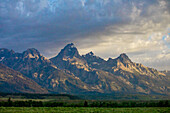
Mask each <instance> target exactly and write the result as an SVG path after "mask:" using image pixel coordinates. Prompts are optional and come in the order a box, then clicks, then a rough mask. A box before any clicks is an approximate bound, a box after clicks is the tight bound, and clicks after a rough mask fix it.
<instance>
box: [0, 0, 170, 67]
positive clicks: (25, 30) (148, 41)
mask: <svg viewBox="0 0 170 113" xmlns="http://www.w3.org/2000/svg"><path fill="white" fill-rule="evenodd" d="M169 6H170V2H169V0H1V1H0V47H5V48H10V49H14V50H16V51H20V52H21V51H24V50H25V49H27V48H32V47H35V48H37V49H39V50H40V52H42V54H44V55H45V56H47V57H51V56H54V55H56V54H57V53H58V52H59V51H60V49H61V48H62V47H63V46H65V45H66V44H67V43H70V42H74V43H75V44H76V45H77V46H78V48H79V49H80V53H81V54H85V53H86V52H89V51H94V52H95V53H96V54H97V55H100V56H102V57H103V58H106V59H107V58H108V57H116V56H118V55H119V54H120V53H121V52H126V53H128V54H129V55H130V56H131V57H132V59H133V60H135V61H136V62H141V63H145V64H146V65H148V66H153V67H154V65H155V64H153V65H152V63H153V62H155V61H157V60H158V59H159V62H157V67H156V68H161V67H162V64H163V62H164V61H163V60H160V57H156V58H155V60H153V59H151V61H152V62H151V63H150V64H147V62H148V61H147V59H149V58H151V57H152V56H155V55H156V56H163V55H164V56H166V58H165V59H168V58H169V56H168V55H169V48H170V46H169V45H170V43H169V34H168V33H169V32H170V31H169V28H170V21H169V18H170V10H169ZM162 37H165V38H164V39H162ZM162 51H163V52H162ZM139 56H140V57H141V59H137V58H136V57H139ZM165 63H166V62H165ZM159 64H160V66H159ZM167 65H168V64H167ZM165 67H166V69H168V68H169V67H170V66H165ZM167 67H168V68H167Z"/></svg>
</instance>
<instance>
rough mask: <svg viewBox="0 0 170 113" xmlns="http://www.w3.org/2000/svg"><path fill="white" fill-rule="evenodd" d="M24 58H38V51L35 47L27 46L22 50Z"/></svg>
mask: <svg viewBox="0 0 170 113" xmlns="http://www.w3.org/2000/svg"><path fill="white" fill-rule="evenodd" d="M23 56H24V57H25V58H36V57H37V58H39V56H40V52H39V51H38V50H37V49H35V48H29V49H27V50H26V51H24V52H23Z"/></svg>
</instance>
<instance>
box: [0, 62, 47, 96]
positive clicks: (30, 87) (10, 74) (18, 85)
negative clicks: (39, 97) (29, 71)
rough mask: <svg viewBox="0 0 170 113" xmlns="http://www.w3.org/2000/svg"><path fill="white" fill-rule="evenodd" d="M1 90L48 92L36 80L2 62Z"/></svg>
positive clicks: (0, 67)
mask: <svg viewBox="0 0 170 113" xmlns="http://www.w3.org/2000/svg"><path fill="white" fill-rule="evenodd" d="M0 91H1V92H18V93H19V92H20V93H21V92H22V93H48V91H47V90H46V89H45V88H42V87H41V86H40V85H38V84H37V83H36V82H35V81H33V80H31V79H29V78H28V77H26V76H24V75H23V74H21V73H20V72H17V71H15V70H13V69H11V68H8V67H7V66H5V65H3V64H1V63H0Z"/></svg>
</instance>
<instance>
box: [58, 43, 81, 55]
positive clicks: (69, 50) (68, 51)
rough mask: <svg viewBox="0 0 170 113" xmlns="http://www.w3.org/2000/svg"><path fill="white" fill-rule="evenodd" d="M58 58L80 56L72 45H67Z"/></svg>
mask: <svg viewBox="0 0 170 113" xmlns="http://www.w3.org/2000/svg"><path fill="white" fill-rule="evenodd" d="M58 57H60V58H73V57H80V54H79V52H78V50H77V48H76V47H75V45H74V44H73V43H70V44H67V45H66V46H65V47H64V49H62V50H61V52H60V53H59V54H58Z"/></svg>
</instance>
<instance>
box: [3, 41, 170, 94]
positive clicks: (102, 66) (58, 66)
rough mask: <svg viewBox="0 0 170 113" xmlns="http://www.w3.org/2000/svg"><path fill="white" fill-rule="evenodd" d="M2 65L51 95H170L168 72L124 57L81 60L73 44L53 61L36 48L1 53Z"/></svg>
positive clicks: (4, 50)
mask: <svg viewBox="0 0 170 113" xmlns="http://www.w3.org/2000/svg"><path fill="white" fill-rule="evenodd" d="M0 63H3V64H5V65H7V66H8V67H10V68H12V69H14V70H17V71H19V72H21V73H22V74H24V75H26V76H27V77H29V78H31V79H32V80H34V81H35V82H37V83H38V84H39V85H41V86H42V87H44V88H46V89H48V91H49V92H52V93H74V94H80V93H89V94H90V93H91V92H98V93H133V94H134V93H136V94H139V93H142V94H143V93H144V94H166V95H169V94H170V93H169V91H170V86H169V84H170V82H169V76H168V75H167V74H168V72H167V73H166V72H159V71H157V70H156V69H153V68H149V67H146V66H144V65H142V64H138V63H134V62H133V61H132V60H131V59H130V58H129V57H128V55H127V54H125V53H122V54H121V55H120V56H118V57H117V58H115V59H112V58H109V59H108V60H104V59H102V58H100V57H99V56H96V55H95V54H94V53H93V52H89V53H87V54H86V55H82V56H81V55H80V54H79V52H78V49H77V48H76V47H75V45H74V44H73V43H71V44H68V45H66V46H65V47H64V48H63V49H62V50H61V51H60V53H59V54H58V55H57V56H56V57H54V58H51V59H47V58H45V57H44V56H43V55H41V54H40V52H39V51H38V50H36V49H34V48H31V49H28V50H26V51H24V52H23V53H15V52H14V51H13V50H8V49H0ZM14 85H15V84H14Z"/></svg>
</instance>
